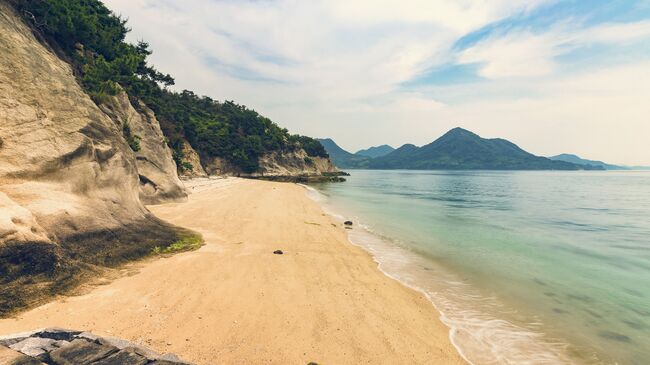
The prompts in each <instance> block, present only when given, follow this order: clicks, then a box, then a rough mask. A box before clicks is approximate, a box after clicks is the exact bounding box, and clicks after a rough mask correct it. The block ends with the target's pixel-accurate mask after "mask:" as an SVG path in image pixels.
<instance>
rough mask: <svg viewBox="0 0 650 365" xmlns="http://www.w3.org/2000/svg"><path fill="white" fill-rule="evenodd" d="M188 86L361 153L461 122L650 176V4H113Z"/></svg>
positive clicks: (413, 0) (284, 0)
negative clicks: (637, 168)
mask: <svg viewBox="0 0 650 365" xmlns="http://www.w3.org/2000/svg"><path fill="white" fill-rule="evenodd" d="M104 2H105V4H106V5H107V6H108V7H109V8H110V9H111V10H113V11H114V12H115V13H117V14H120V15H122V16H124V17H126V18H128V19H129V23H128V24H129V26H130V27H131V28H132V32H131V33H130V35H129V37H128V39H129V40H130V41H133V42H135V41H137V40H145V41H147V42H149V44H150V45H151V49H152V50H153V51H154V53H153V55H152V56H151V63H152V64H154V65H155V66H156V68H158V69H159V70H160V71H162V72H165V73H170V74H171V75H172V76H174V77H175V79H176V85H175V88H176V89H178V90H182V89H188V90H193V91H194V92H196V93H198V94H201V95H207V96H210V97H213V98H215V99H219V100H234V101H236V102H237V103H240V104H243V105H246V106H247V107H250V108H252V109H255V110H256V111H258V112H259V113H260V114H262V115H264V116H267V117H269V118H271V119H272V120H273V121H275V122H276V123H278V124H279V125H281V126H282V127H286V128H288V129H289V131H291V132H292V133H300V134H304V135H308V136H312V137H320V138H325V137H330V138H333V139H334V140H335V141H336V142H337V143H338V144H339V145H340V146H342V147H343V148H345V149H347V150H349V151H352V152H354V151H356V150H359V149H362V148H366V147H369V146H373V145H380V144H390V145H392V146H393V147H399V146H400V145H402V144H405V143H413V144H416V145H424V144H427V143H430V142H432V141H433V140H435V139H436V138H438V137H439V136H440V135H442V134H443V133H445V132H446V131H447V130H449V129H451V128H453V127H463V128H466V129H469V130H471V131H473V132H475V133H477V134H479V135H481V136H483V137H486V138H493V137H500V138H506V139H509V140H510V141H512V142H514V143H516V144H518V145H519V146H520V147H522V148H523V149H525V150H527V151H529V152H531V153H535V154H538V155H542V156H550V155H555V154H560V153H574V154H578V155H580V156H581V157H584V158H589V159H598V160H605V161H606V162H610V163H620V164H628V165H650V0H637V1H625V0H619V1H605V0H588V1H587V0H572V1H559V0H528V1H518V0H489V1H488V0H482V1H479V0H398V1H386V0H354V1H346V0H309V1H305V0H185V1H178V0H175V1H174V0H104Z"/></svg>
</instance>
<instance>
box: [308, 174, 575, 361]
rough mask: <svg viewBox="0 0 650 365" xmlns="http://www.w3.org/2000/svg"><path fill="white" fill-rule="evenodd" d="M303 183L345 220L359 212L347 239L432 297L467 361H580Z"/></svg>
mask: <svg viewBox="0 0 650 365" xmlns="http://www.w3.org/2000/svg"><path fill="white" fill-rule="evenodd" d="M304 188H305V189H306V190H307V194H308V195H309V196H310V198H312V200H314V201H316V202H317V203H318V204H320V205H321V206H322V207H323V210H324V211H325V212H327V213H328V214H329V215H330V216H332V217H333V218H334V219H336V220H338V221H340V222H343V220H347V219H350V218H349V217H355V218H354V219H353V221H354V225H355V229H354V230H349V231H347V233H348V240H349V243H350V244H352V245H354V246H357V247H360V248H361V249H363V250H364V251H366V252H368V254H369V255H370V256H371V257H372V259H373V261H374V262H375V263H376V265H377V268H378V270H379V271H381V272H382V273H383V274H384V275H386V276H387V277H389V278H391V279H392V280H395V281H397V282H399V283H400V284H401V285H404V286H405V287H407V288H409V289H411V290H414V291H416V292H418V293H420V294H421V295H423V296H425V297H426V298H427V299H428V300H429V302H430V304H431V305H432V306H433V307H434V308H435V309H436V311H438V312H439V313H440V320H441V321H442V322H443V323H444V324H445V325H446V326H447V327H448V329H449V340H450V342H451V343H452V344H453V346H454V347H455V349H456V350H457V351H458V353H459V354H460V356H461V357H462V358H463V359H464V360H465V361H466V362H467V363H468V364H483V363H490V364H491V363H500V362H503V361H507V362H508V363H510V362H512V363H526V362H529V361H533V362H535V363H538V364H564V363H566V364H570V363H574V361H576V360H578V359H577V358H573V359H572V358H570V357H569V354H568V353H566V351H565V350H566V346H567V344H566V343H564V342H557V341H553V340H554V339H549V338H545V337H544V334H543V333H542V332H538V331H534V330H532V329H530V328H528V327H526V326H521V325H519V324H517V323H515V322H511V319H510V318H506V317H502V316H500V314H504V313H502V311H501V308H502V306H503V305H504V304H503V303H502V302H500V301H498V300H497V299H496V298H494V297H489V296H485V293H483V292H481V291H480V290H477V288H474V287H472V284H470V283H467V282H466V281H465V279H463V278H462V277H460V276H458V274H456V273H455V272H453V271H451V270H450V269H448V268H446V267H444V266H441V265H440V263H438V262H436V261H435V260H433V259H432V258H430V257H429V256H427V255H426V254H425V253H422V252H419V251H418V250H417V249H413V248H411V247H409V246H408V245H404V244H400V243H399V241H395V238H396V237H392V238H391V237H387V236H384V235H382V234H381V233H378V232H375V230H373V229H372V228H371V227H369V226H366V225H365V223H367V222H363V218H362V217H356V216H355V214H354V213H352V212H351V211H349V209H346V207H345V205H340V204H338V205H333V204H331V203H330V202H329V198H328V196H327V194H324V193H323V192H321V191H320V190H318V189H316V188H314V187H311V186H305V185H304ZM339 203H340V202H339ZM343 212H345V213H343ZM359 220H361V221H359Z"/></svg>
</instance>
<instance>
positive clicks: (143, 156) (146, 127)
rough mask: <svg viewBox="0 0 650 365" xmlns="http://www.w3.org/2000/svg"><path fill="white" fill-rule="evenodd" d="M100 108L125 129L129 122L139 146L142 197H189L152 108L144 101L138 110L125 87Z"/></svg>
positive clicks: (159, 200) (160, 199)
mask: <svg viewBox="0 0 650 365" xmlns="http://www.w3.org/2000/svg"><path fill="white" fill-rule="evenodd" d="M100 109H101V110H102V111H103V112H104V113H105V114H106V115H108V116H109V117H110V118H111V119H112V120H113V121H114V122H115V123H116V124H117V126H118V128H119V129H120V130H122V131H123V130H124V127H125V126H126V127H127V128H128V129H129V130H130V133H131V134H132V137H133V138H137V139H138V144H139V147H140V149H139V150H138V151H135V161H136V169H137V171H138V178H139V182H140V184H139V192H140V201H142V203H144V204H160V203H164V202H170V201H179V200H184V199H185V198H187V193H186V192H185V188H184V187H183V184H182V183H181V181H180V180H179V179H178V172H177V170H176V163H175V162H174V160H173V159H172V152H171V150H170V149H169V147H168V146H167V143H166V142H165V137H164V136H163V133H162V131H161V129H160V124H159V123H158V120H157V119H156V116H155V115H154V113H153V111H151V109H149V108H147V107H146V106H145V105H144V104H143V103H142V102H140V103H139V105H138V110H139V111H138V110H136V109H135V108H134V107H133V105H132V104H131V101H130V100H129V97H128V95H127V94H126V93H125V92H124V91H122V92H120V93H119V94H118V95H116V96H112V97H110V98H109V99H108V100H107V101H105V102H104V103H102V104H101V105H100Z"/></svg>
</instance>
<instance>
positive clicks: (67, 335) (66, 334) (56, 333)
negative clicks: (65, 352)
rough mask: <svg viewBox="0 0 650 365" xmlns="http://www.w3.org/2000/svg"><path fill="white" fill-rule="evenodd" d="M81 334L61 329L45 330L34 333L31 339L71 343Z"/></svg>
mask: <svg viewBox="0 0 650 365" xmlns="http://www.w3.org/2000/svg"><path fill="white" fill-rule="evenodd" d="M80 333H81V332H79V331H71V330H66V329H63V328H46V329H44V330H42V331H40V332H36V333H35V334H34V335H33V337H41V338H51V339H53V340H62V341H68V342H69V341H72V340H73V339H74V338H75V337H76V336H77V335H79V334H80Z"/></svg>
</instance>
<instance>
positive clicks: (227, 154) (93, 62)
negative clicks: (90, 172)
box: [10, 0, 327, 172]
mask: <svg viewBox="0 0 650 365" xmlns="http://www.w3.org/2000/svg"><path fill="white" fill-rule="evenodd" d="M10 3H11V4H12V5H13V6H14V7H15V8H16V9H17V10H18V11H19V13H20V14H21V15H22V16H23V17H24V18H25V20H26V21H27V22H28V24H30V25H31V26H32V28H33V30H34V32H35V33H36V34H37V35H39V36H40V37H41V38H42V39H43V40H45V41H46V42H47V43H48V44H49V45H50V46H51V47H52V48H53V49H54V50H55V51H56V52H57V53H58V54H59V56H60V57H62V58H63V59H65V60H66V61H68V62H69V63H70V64H71V65H72V66H73V70H74V72H75V75H76V76H77V78H78V80H79V82H80V84H81V85H82V86H83V87H84V88H85V90H86V91H87V93H88V94H89V95H90V96H91V97H92V98H93V100H95V102H96V103H98V104H100V103H102V102H103V101H104V100H106V98H107V97H108V96H110V95H115V94H116V93H118V92H119V91H120V89H124V90H125V91H126V92H127V93H128V94H129V97H130V98H131V99H133V100H134V101H136V102H134V103H133V104H134V105H136V106H137V105H138V103H137V100H142V101H143V102H144V103H145V104H146V105H147V106H148V107H149V108H151V109H152V110H153V111H154V113H155V114H156V117H157V118H158V120H159V121H160V124H161V127H162V129H163V132H164V133H165V136H166V137H167V140H168V144H169V146H170V147H171V148H172V149H173V151H174V157H175V160H176V162H177V164H178V165H179V168H183V165H182V163H181V160H182V159H181V157H182V147H183V140H187V141H188V142H189V143H190V145H192V147H193V148H194V149H195V150H197V151H198V152H199V154H201V155H202V156H206V157H222V158H224V159H226V160H227V161H229V162H230V163H232V164H233V165H234V166H237V167H238V168H240V169H241V170H242V171H243V172H254V171H256V170H258V168H259V164H258V160H259V157H260V156H262V155H263V154H265V153H268V152H272V151H293V150H296V149H300V148H303V149H304V150H305V151H306V152H307V154H308V155H309V156H313V157H317V156H318V157H327V153H326V152H325V149H324V148H323V146H321V145H320V142H318V141H316V140H314V139H312V138H309V137H305V136H295V135H291V134H289V132H288V131H287V130H286V129H283V128H280V127H279V126H278V125H277V124H275V123H273V122H272V121H271V120H270V119H268V118H265V117H263V116H261V115H259V114H258V113H257V112H255V111H254V110H252V109H248V108H246V107H245V106H243V105H239V104H236V103H234V102H232V101H226V102H218V101H215V100H213V99H211V98H209V97H206V96H203V97H200V96H198V95H196V94H194V93H193V92H191V91H187V90H184V91H182V92H174V91H171V90H169V89H168V87H169V86H172V85H174V79H173V78H172V76H170V75H168V74H163V73H161V72H159V71H158V70H156V69H155V68H154V67H152V66H151V65H149V64H148V63H147V57H148V56H149V55H151V51H150V49H149V44H147V43H146V42H143V41H141V42H138V43H137V44H135V45H133V44H129V43H127V42H126V41H125V37H126V34H127V33H128V32H129V31H130V29H129V28H128V27H127V25H126V23H127V22H126V20H125V19H123V18H122V17H120V16H118V15H115V14H113V13H112V12H111V11H110V10H109V9H108V8H106V6H104V4H103V3H102V2H101V1H99V0H10ZM134 145H135V144H134Z"/></svg>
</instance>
